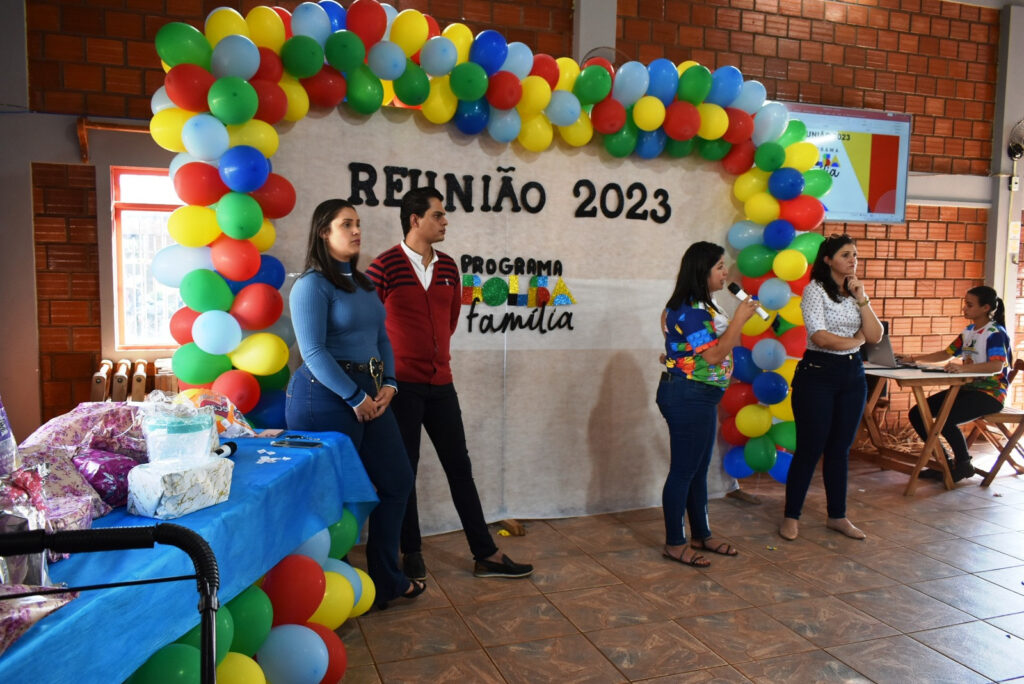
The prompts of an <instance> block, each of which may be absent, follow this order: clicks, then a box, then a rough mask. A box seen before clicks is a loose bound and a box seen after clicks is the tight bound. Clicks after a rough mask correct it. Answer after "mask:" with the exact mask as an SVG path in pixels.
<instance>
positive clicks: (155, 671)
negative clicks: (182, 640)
mask: <svg viewBox="0 0 1024 684" xmlns="http://www.w3.org/2000/svg"><path fill="white" fill-rule="evenodd" d="M128 682H129V683H130V684H199V649H198V648H196V647H195V646H189V645H188V644H167V645H166V646H164V647H163V648H161V649H160V650H159V651H157V652H156V653H154V654H153V655H151V656H150V657H149V660H147V661H146V662H144V663H143V664H142V667H140V668H139V669H138V670H136V671H135V674H133V675H132V676H131V677H130V678H129V679H128Z"/></svg>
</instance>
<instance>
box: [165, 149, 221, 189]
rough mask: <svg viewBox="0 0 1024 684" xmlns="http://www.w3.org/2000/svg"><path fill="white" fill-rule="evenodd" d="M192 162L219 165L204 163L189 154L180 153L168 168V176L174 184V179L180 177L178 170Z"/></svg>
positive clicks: (212, 164)
mask: <svg viewBox="0 0 1024 684" xmlns="http://www.w3.org/2000/svg"><path fill="white" fill-rule="evenodd" d="M191 162H199V163H200V164H209V165H210V166H216V165H217V164H215V163H211V162H208V161H204V160H202V159H196V158H195V157H193V156H192V155H191V154H189V153H188V152H179V153H178V154H176V155H174V159H172V160H171V163H170V164H169V165H168V167H167V175H168V176H169V177H170V179H171V182H172V183H173V182H174V177H175V176H177V175H178V169H180V168H181V167H182V166H184V165H185V164H189V163H191Z"/></svg>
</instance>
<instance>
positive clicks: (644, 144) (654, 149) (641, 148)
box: [633, 128, 668, 159]
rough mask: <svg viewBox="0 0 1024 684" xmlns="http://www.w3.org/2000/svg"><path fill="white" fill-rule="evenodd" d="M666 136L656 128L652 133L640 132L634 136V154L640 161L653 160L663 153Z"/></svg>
mask: <svg viewBox="0 0 1024 684" xmlns="http://www.w3.org/2000/svg"><path fill="white" fill-rule="evenodd" d="M667 141H668V136H667V135H665V131H663V130H662V129H660V128H656V129H654V130H653V131H640V132H639V133H637V136H636V147H635V148H634V150H633V151H634V152H636V156H638V157H640V158H641V159H654V158H655V157H657V156H658V155H659V154H661V153H662V152H664V151H665V143H666V142H667Z"/></svg>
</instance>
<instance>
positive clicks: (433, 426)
mask: <svg viewBox="0 0 1024 684" xmlns="http://www.w3.org/2000/svg"><path fill="white" fill-rule="evenodd" d="M391 410H392V411H394V413H395V418H396V419H397V420H398V429H399V431H400V432H401V433H402V441H403V442H404V443H405V452H406V453H407V454H408V456H409V462H410V464H411V465H412V472H413V477H415V475H416V473H417V471H418V469H419V461H420V429H421V427H422V428H425V429H426V431H427V436H428V437H429V438H430V442H431V443H432V444H433V445H434V450H435V451H437V457H438V459H439V460H440V461H441V467H442V468H443V469H444V474H445V477H447V478H448V489H449V490H450V491H451V493H452V503H454V504H455V511H456V512H457V513H458V515H459V520H460V521H461V522H462V529H463V531H464V532H465V534H466V541H468V542H469V549H470V551H471V552H472V554H473V558H475V559H478V560H479V559H483V558H487V557H488V556H492V555H494V554H495V553H496V552H497V551H498V547H497V546H495V544H494V539H493V538H492V537H491V533H490V531H489V530H488V529H487V521H486V520H484V512H483V508H482V507H481V506H480V495H479V494H478V493H477V491H476V482H474V481H473V464H472V463H471V462H470V460H469V451H468V450H467V448H466V431H465V428H464V427H463V425H462V409H461V408H460V407H459V396H458V394H457V393H456V392H455V385H453V384H451V383H449V384H447V385H429V384H426V383H418V382H401V381H399V383H398V394H397V395H395V398H394V399H393V400H392V401H391ZM401 549H402V553H414V552H417V551H420V550H422V539H421V536H420V516H419V510H418V508H417V501H416V488H415V486H414V487H413V489H412V493H411V494H409V502H408V503H407V504H406V507H405V520H403V521H402V536H401Z"/></svg>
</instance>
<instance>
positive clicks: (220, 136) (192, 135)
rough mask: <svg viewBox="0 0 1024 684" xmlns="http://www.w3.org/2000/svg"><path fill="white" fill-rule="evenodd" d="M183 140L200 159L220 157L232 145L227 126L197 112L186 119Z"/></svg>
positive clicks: (211, 159) (215, 118)
mask: <svg viewBox="0 0 1024 684" xmlns="http://www.w3.org/2000/svg"><path fill="white" fill-rule="evenodd" d="M221 42H223V41H221ZM181 142H183V143H184V144H185V151H186V152H188V153H189V154H191V155H192V156H193V157H195V158H196V159H198V160H200V161H213V160H215V159H218V158H219V157H220V155H222V154H224V152H226V151H227V149H228V146H229V145H231V140H230V138H229V137H228V129H227V127H226V126H225V125H224V124H222V123H221V122H220V120H218V119H217V117H215V116H213V115H212V114H196V115H195V116H193V117H192V118H191V119H189V120H188V121H186V122H185V125H184V126H182V128H181Z"/></svg>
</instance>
